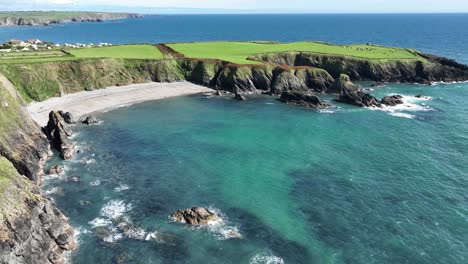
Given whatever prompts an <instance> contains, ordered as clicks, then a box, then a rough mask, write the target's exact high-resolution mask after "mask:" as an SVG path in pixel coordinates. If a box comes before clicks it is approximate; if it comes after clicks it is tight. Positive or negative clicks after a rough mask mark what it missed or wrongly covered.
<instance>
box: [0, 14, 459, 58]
mask: <svg viewBox="0 0 468 264" xmlns="http://www.w3.org/2000/svg"><path fill="white" fill-rule="evenodd" d="M12 38H17V39H31V38H39V39H42V40H48V41H53V42H57V43H75V42H79V43H97V42H109V43H113V44H123V43H160V42H181V41H208V40H246V41H248V40H271V41H302V40H320V41H326V42H332V43H368V42H371V43H376V44H381V45H389V46H398V47H407V48H415V49H419V50H423V51H426V52H430V53H435V54H439V55H444V56H448V57H451V58H456V59H459V60H460V61H463V62H465V63H468V58H467V57H466V56H464V55H466V54H468V45H467V44H466V42H467V41H466V40H467V38H468V14H419V15H418V14H395V15H388V14H387V15H383V14H376V15H362V14H353V15H351V14H350V15H328V14H320V15H183V16H182V15H160V16H147V17H145V18H143V19H127V20H115V21H107V22H104V23H71V24H65V25H59V26H51V27H43V26H37V27H10V28H5V27H0V41H7V40H9V39H12Z"/></svg>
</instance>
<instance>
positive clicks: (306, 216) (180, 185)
mask: <svg viewBox="0 0 468 264" xmlns="http://www.w3.org/2000/svg"><path fill="white" fill-rule="evenodd" d="M11 38H19V39H30V38H39V39H42V40H47V41H54V42H58V43H66V42H81V43H89V42H94V43H96V42H110V43H115V44H120V43H156V42H178V41H207V40H278V41H299V40H320V41H327V42H333V43H367V42H372V43H376V44H381V45H390V46H399V47H410V48H415V49H419V50H422V51H425V52H429V53H434V54H437V55H443V56H448V57H450V58H454V59H456V60H458V61H459V62H462V63H468V45H466V40H467V39H468V15H467V14H425V15H415V14H400V15H390V14H387V15H383V14H378V15H362V14H355V15H333V14H327V15H222V16H219V15H201V16H179V15H174V16H169V15H168V16H151V17H146V18H144V19H137V20H120V21H108V22H104V23H71V24H66V25H59V26H52V27H1V28H0V39H1V40H2V41H6V40H9V39H11ZM373 93H374V94H375V95H377V96H378V97H382V96H384V95H388V94H392V93H399V94H404V95H407V97H406V103H405V105H404V106H403V107H399V108H391V109H386V111H377V110H370V109H360V108H356V107H352V106H346V105H339V107H340V108H337V109H333V108H332V109H327V111H322V112H317V111H314V110H310V109H304V108H300V107H294V106H289V105H285V104H281V103H279V102H278V101H277V100H275V99H274V98H271V97H262V96H258V97H254V98H249V100H248V101H246V102H237V101H233V100H231V99H229V98H219V97H206V96H202V95H200V96H192V97H180V98H172V99H165V100H161V101H156V102H147V103H143V104H139V105H134V106H131V107H126V108H121V109H118V110H115V111H112V112H108V113H103V114H100V115H99V118H100V119H101V120H102V121H103V122H102V123H101V124H100V125H98V126H90V127H84V126H75V127H74V128H73V129H74V130H75V131H76V132H77V135H76V136H75V138H74V140H75V141H76V142H77V144H78V145H79V146H80V148H81V149H82V150H83V153H82V154H80V155H78V157H76V159H75V160H72V161H66V162H61V161H58V160H57V159H55V160H53V161H51V164H54V163H62V164H64V165H65V166H66V168H67V171H66V174H65V175H63V176H61V177H56V178H49V179H46V180H45V184H44V186H43V188H44V190H45V191H46V192H47V193H48V194H50V196H51V197H53V198H54V199H55V200H56V202H57V204H58V206H59V207H60V209H62V210H63V211H64V212H65V214H66V215H67V216H69V218H70V221H71V222H72V224H73V225H74V226H75V227H76V228H77V231H78V233H79V236H78V239H79V241H80V247H79V249H78V250H77V251H76V252H74V253H73V254H72V255H71V256H70V258H71V259H72V261H73V263H75V264H88V263H195V264H197V263H269V264H273V263H366V264H367V263H379V264H380V263H416V264H418V263H444V264H445V263H456V264H458V263H460V264H461V263H468V250H467V245H468V192H467V191H466V190H467V189H468V178H467V175H468V165H467V163H466V156H467V155H468V133H467V131H468V122H467V120H468V104H467V103H466V102H467V101H468V83H463V84H438V85H435V86H419V85H387V86H386V87H383V88H379V89H377V90H376V91H374V92H373ZM416 94H424V95H426V96H428V97H429V98H427V99H421V100H417V99H416V98H414V95H416ZM74 177H75V178H74ZM76 177H79V181H78V182H77V180H78V178H76ZM193 205H200V206H206V207H210V208H212V209H213V210H216V211H217V212H218V213H220V214H221V215H222V216H223V221H222V222H221V223H218V224H217V225H212V226H210V227H208V228H188V227H186V226H183V225H180V224H177V223H173V222H172V221H170V219H169V218H168V216H169V214H170V213H172V212H173V211H175V210H177V209H180V208H186V207H190V206H193ZM122 222H124V223H127V225H131V226H132V229H131V230H132V232H123V231H122V228H120V229H119V227H118V225H119V223H122ZM239 234H240V236H241V238H232V236H233V235H236V236H238V235H239Z"/></svg>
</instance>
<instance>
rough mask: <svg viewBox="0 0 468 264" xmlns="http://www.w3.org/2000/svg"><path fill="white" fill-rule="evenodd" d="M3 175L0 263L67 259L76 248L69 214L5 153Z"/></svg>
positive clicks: (56, 262)
mask: <svg viewBox="0 0 468 264" xmlns="http://www.w3.org/2000/svg"><path fill="white" fill-rule="evenodd" d="M0 178H2V184H4V185H2V186H3V187H4V188H2V190H1V191H0V195H1V199H0V208H2V210H1V212H0V263H54V264H61V263H64V259H63V253H64V252H65V251H70V250H73V249H75V248H76V241H75V238H74V231H73V229H72V228H71V226H70V225H69V224H68V223H67V219H66V218H65V216H64V215H63V214H62V213H61V212H60V211H59V210H58V209H56V208H55V206H54V205H53V204H52V202H51V201H49V200H48V199H46V198H45V197H43V196H42V195H41V193H40V190H39V188H38V187H37V185H35V184H33V183H32V182H31V181H29V180H28V179H26V178H25V177H24V176H21V175H19V174H17V173H16V171H15V169H14V168H13V166H12V165H11V163H9V161H8V160H6V159H5V158H3V157H0Z"/></svg>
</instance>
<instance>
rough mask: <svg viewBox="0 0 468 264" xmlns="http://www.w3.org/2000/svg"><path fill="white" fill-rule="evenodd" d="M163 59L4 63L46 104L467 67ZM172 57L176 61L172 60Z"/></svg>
mask: <svg viewBox="0 0 468 264" xmlns="http://www.w3.org/2000/svg"><path fill="white" fill-rule="evenodd" d="M175 55H178V56H172V54H169V57H168V58H166V59H162V60H137V59H87V60H74V61H57V62H45V63H34V64H24V65H21V64H9V65H6V64H5V65H0V71H2V72H3V73H5V75H6V76H7V77H8V78H9V79H10V80H11V81H12V83H13V84H14V85H15V86H16V87H17V88H18V90H19V91H20V93H21V95H22V96H23V98H25V99H26V100H36V101H42V100H45V99H47V98H50V97H54V96H60V95H61V94H67V93H73V92H77V91H84V90H93V89H98V88H103V87H108V86H113V85H117V86H118V85H126V84H131V83H142V82H148V81H156V82H174V81H184V80H186V81H190V82H193V83H197V84H201V85H204V86H208V87H212V88H215V89H219V90H225V91H229V92H235V93H260V92H264V93H270V94H281V93H282V92H287V91H303V92H304V91H313V92H318V93H336V89H334V88H333V87H332V84H333V83H334V81H335V79H338V78H339V76H340V75H341V74H346V75H348V76H349V77H350V78H351V80H352V81H376V82H418V83H428V82H433V81H446V82H452V81H465V80H468V66H465V65H461V64H458V63H456V62H455V61H453V60H449V59H446V58H442V57H437V56H433V55H426V54H419V55H420V56H421V59H420V60H409V59H408V60H365V59H359V58H355V57H354V58H353V57H343V56H331V55H320V54H313V53H305V52H284V53H274V54H261V55H255V56H252V57H251V58H250V59H252V60H258V61H264V62H266V63H265V64H260V65H257V64H255V65H237V64H232V63H229V62H225V61H219V60H209V59H189V58H183V57H181V56H182V55H181V54H175ZM171 56H172V58H171Z"/></svg>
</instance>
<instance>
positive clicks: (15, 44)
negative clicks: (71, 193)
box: [0, 39, 112, 53]
mask: <svg viewBox="0 0 468 264" xmlns="http://www.w3.org/2000/svg"><path fill="white" fill-rule="evenodd" d="M106 46H112V44H110V43H105V42H103V43H98V44H93V43H89V44H83V43H73V44H70V43H65V44H62V45H61V44H56V43H52V42H47V41H42V40H40V39H29V40H19V39H11V40H9V41H7V42H5V43H3V44H1V45H0V52H5V53H10V52H28V51H39V50H53V49H60V48H72V49H79V48H92V47H106Z"/></svg>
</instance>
